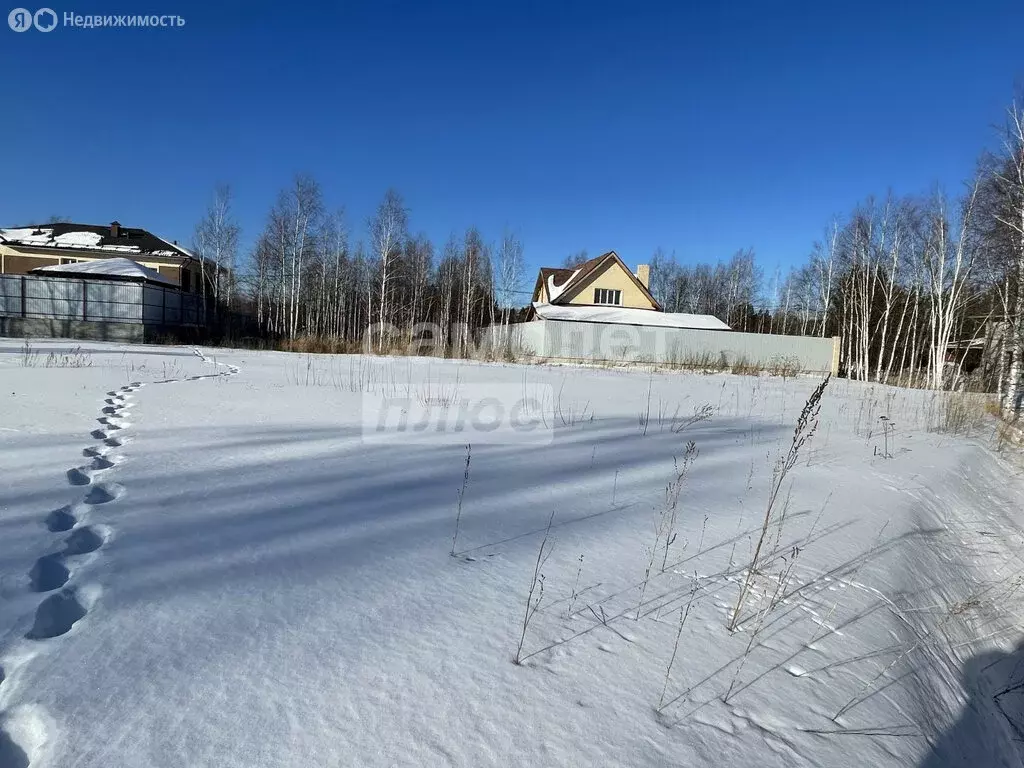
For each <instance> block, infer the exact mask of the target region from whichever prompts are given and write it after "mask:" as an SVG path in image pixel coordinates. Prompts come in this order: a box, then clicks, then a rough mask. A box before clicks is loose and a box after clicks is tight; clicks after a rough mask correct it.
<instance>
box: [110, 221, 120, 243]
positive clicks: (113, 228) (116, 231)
mask: <svg viewBox="0 0 1024 768" xmlns="http://www.w3.org/2000/svg"><path fill="white" fill-rule="evenodd" d="M110 236H111V237H112V238H113V239H115V240H116V239H117V238H119V237H120V236H121V222H119V221H112V222H110Z"/></svg>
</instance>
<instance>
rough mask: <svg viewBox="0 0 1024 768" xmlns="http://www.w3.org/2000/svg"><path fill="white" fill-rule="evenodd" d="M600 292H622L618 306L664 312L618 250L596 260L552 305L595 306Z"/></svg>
mask: <svg viewBox="0 0 1024 768" xmlns="http://www.w3.org/2000/svg"><path fill="white" fill-rule="evenodd" d="M588 264H589V262H588ZM601 289H605V290H611V291H620V292H621V293H620V295H621V298H622V301H621V304H620V305H619V306H622V307H628V308H631V309H649V310H653V311H660V310H661V306H660V305H659V304H658V302H657V301H655V300H654V297H653V296H652V295H651V293H650V291H649V290H648V289H647V288H645V287H644V285H643V283H641V282H640V281H639V280H638V279H637V278H636V276H635V275H634V274H633V273H632V272H630V271H629V268H628V267H627V266H626V265H625V264H623V262H622V259H620V258H619V256H618V254H616V253H615V251H611V252H609V253H606V254H605V255H604V256H602V257H600V258H599V259H598V260H596V263H594V264H590V266H589V269H587V270H586V272H585V273H583V274H580V275H579V276H577V278H576V279H575V280H573V282H572V285H571V286H569V287H568V288H567V289H566V290H565V292H564V293H562V294H561V295H560V296H559V297H558V299H557V300H556V301H554V302H551V303H553V304H574V305H587V306H589V305H595V304H597V303H598V302H597V301H596V300H595V291H597V290H601Z"/></svg>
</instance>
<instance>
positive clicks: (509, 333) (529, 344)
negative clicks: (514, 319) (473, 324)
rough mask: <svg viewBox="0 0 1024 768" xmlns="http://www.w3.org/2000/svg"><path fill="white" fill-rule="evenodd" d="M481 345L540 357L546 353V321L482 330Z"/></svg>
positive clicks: (489, 327) (496, 326) (491, 327)
mask: <svg viewBox="0 0 1024 768" xmlns="http://www.w3.org/2000/svg"><path fill="white" fill-rule="evenodd" d="M480 343H481V345H483V346H484V347H486V348H489V349H498V350H500V349H505V348H508V349H511V350H512V351H514V352H517V353H519V354H524V355H540V354H543V352H544V321H543V320H535V321H532V322H529V323H511V324H509V325H506V326H502V325H491V326H488V327H486V328H482V329H481V332H480Z"/></svg>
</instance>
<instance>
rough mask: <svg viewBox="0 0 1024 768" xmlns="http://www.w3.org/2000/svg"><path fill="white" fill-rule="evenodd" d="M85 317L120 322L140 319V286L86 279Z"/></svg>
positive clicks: (134, 321)
mask: <svg viewBox="0 0 1024 768" xmlns="http://www.w3.org/2000/svg"><path fill="white" fill-rule="evenodd" d="M84 285H85V319H86V320H109V321H111V322H120V323H138V322H141V321H142V286H141V285H138V284H137V283H97V282H92V281H86V282H85V283H84Z"/></svg>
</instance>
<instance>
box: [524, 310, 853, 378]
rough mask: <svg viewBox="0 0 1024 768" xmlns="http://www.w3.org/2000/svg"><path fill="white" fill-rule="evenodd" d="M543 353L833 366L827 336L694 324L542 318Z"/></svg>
mask: <svg viewBox="0 0 1024 768" xmlns="http://www.w3.org/2000/svg"><path fill="white" fill-rule="evenodd" d="M541 322H543V323H544V344H543V352H542V353H541V355H542V356H543V357H548V358H554V359H561V360H580V361H594V362H621V363H631V362H640V363H663V364H670V365H679V366H695V367H699V366H701V365H709V366H710V365H723V364H724V365H733V364H736V363H737V362H746V363H749V364H751V365H757V366H762V367H769V366H771V365H772V364H776V363H785V364H786V365H787V366H789V367H793V368H798V369H800V370H804V371H815V372H824V371H831V370H833V366H834V352H835V342H834V340H833V339H831V338H826V339H821V338H817V337H811V336H781V335H774V334H763V333H740V332H738V331H708V330H700V329H696V328H659V327H652V326H637V325H618V324H613V323H583V322H571V321H565V320H543V321H541Z"/></svg>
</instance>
